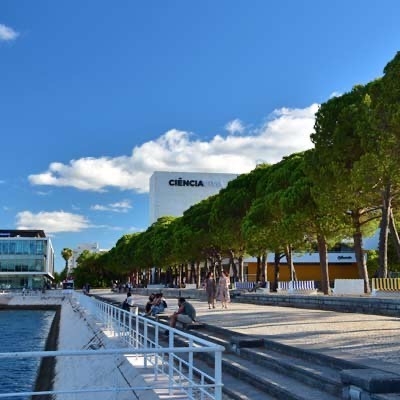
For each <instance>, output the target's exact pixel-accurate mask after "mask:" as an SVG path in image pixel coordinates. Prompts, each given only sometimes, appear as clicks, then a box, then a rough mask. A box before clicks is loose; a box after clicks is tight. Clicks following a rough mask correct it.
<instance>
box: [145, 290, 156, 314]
mask: <svg viewBox="0 0 400 400" xmlns="http://www.w3.org/2000/svg"><path fill="white" fill-rule="evenodd" d="M155 297H156V295H155V294H154V293H152V294H151V295H150V296H149V300H148V302H147V303H146V306H145V308H144V310H145V312H146V314H150V311H151V306H152V305H153V301H154V299H155Z"/></svg>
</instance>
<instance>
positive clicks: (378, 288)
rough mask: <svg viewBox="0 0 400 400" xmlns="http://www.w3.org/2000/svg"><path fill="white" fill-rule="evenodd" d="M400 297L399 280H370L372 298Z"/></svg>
mask: <svg viewBox="0 0 400 400" xmlns="http://www.w3.org/2000/svg"><path fill="white" fill-rule="evenodd" d="M379 295H384V296H388V295H389V296H393V295H394V296H398V295H400V278H372V296H379Z"/></svg>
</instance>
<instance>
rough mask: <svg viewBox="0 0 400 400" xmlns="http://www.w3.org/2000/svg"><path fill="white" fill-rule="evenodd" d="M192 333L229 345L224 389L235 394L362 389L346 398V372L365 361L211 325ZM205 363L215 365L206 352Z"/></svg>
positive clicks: (302, 396)
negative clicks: (351, 390) (342, 375)
mask: <svg viewBox="0 0 400 400" xmlns="http://www.w3.org/2000/svg"><path fill="white" fill-rule="evenodd" d="M192 333H193V334H194V335H196V336H198V337H201V338H203V339H206V340H209V341H212V342H215V343H218V344H220V345H222V346H224V347H225V349H226V351H225V352H224V354H223V358H222V371H223V382H224V388H223V392H224V393H225V395H227V396H228V397H229V398H231V399H235V400H263V399H265V400H270V399H283V400H334V399H343V398H351V399H353V398H354V399H358V397H356V394H354V397H348V396H349V394H346V395H345V397H343V388H344V386H343V384H342V380H341V377H340V373H341V371H342V370H349V369H352V370H353V369H357V368H365V366H360V365H357V364H355V363H352V362H348V361H344V360H342V359H337V358H334V357H331V356H326V355H324V354H321V353H316V352H312V351H307V350H302V349H299V348H296V347H292V346H287V345H283V344H280V343H277V342H273V341H269V340H262V339H259V338H254V337H249V336H247V335H237V333H233V332H230V331H228V330H225V329H221V328H218V327H215V326H210V325H206V326H205V327H204V328H202V329H201V330H198V331H193V332H192ZM203 363H204V365H203V368H205V369H207V368H211V367H212V366H213V359H211V358H207V356H205V357H204V359H203ZM372 367H373V366H371V368H372ZM359 398H360V399H363V400H364V399H367V397H364V396H363V397H359ZM368 399H371V400H400V394H394V393H392V394H375V395H371V397H368Z"/></svg>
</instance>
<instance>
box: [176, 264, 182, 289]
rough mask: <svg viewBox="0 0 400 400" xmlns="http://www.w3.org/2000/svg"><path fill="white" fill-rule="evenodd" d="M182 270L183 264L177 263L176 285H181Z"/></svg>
mask: <svg viewBox="0 0 400 400" xmlns="http://www.w3.org/2000/svg"><path fill="white" fill-rule="evenodd" d="M182 272H183V265H182V264H179V268H178V282H177V284H178V287H181V285H182Z"/></svg>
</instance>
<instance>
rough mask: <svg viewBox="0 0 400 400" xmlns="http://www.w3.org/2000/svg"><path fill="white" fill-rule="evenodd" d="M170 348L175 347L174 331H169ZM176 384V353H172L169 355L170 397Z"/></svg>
mask: <svg viewBox="0 0 400 400" xmlns="http://www.w3.org/2000/svg"><path fill="white" fill-rule="evenodd" d="M168 347H169V348H170V349H172V348H173V347H174V331H173V330H171V329H170V330H169V341H168ZM173 384H174V353H173V352H172V351H170V352H169V354H168V386H169V395H170V396H172V393H173V391H172V386H173Z"/></svg>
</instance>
